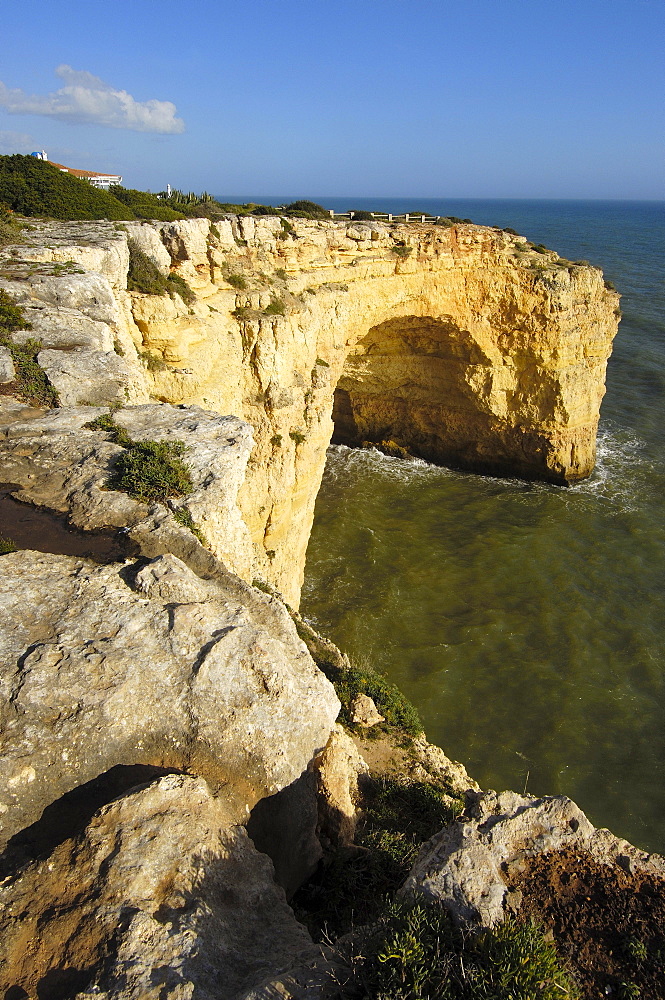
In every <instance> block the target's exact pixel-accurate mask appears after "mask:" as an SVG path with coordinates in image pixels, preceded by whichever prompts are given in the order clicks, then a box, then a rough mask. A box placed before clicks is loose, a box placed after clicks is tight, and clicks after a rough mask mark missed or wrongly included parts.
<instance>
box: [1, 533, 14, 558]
mask: <svg viewBox="0 0 665 1000" xmlns="http://www.w3.org/2000/svg"><path fill="white" fill-rule="evenodd" d="M10 552H16V545H15V543H14V542H12V540H11V538H5V536H4V535H0V556H6V555H9V553H10Z"/></svg>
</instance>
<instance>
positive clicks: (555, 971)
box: [358, 900, 579, 1000]
mask: <svg viewBox="0 0 665 1000" xmlns="http://www.w3.org/2000/svg"><path fill="white" fill-rule="evenodd" d="M366 952H367V957H366V958H365V961H364V963H363V965H362V966H361V967H360V969H359V974H358V978H359V979H360V981H361V983H362V986H363V988H364V991H365V992H364V996H366V997H370V998H372V1000H374V998H376V1000H378V998H381V1000H398V998H399V1000H535V998H536V997H537V998H538V1000H554V998H555V997H556V998H560V997H562V996H568V997H569V998H577V997H579V992H578V990H577V989H576V987H575V986H574V984H573V983H572V982H571V981H570V979H569V978H568V976H567V975H566V973H565V971H564V970H563V968H562V966H561V963H560V961H559V958H558V956H557V953H556V949H555V948H554V945H553V944H551V943H550V942H549V941H547V940H546V939H545V937H544V936H543V933H542V931H541V930H540V928H538V927H537V926H536V925H534V924H519V923H517V922H516V921H515V920H513V919H508V920H506V921H505V922H504V923H503V924H501V925H500V926H499V927H497V928H492V929H490V930H485V931H479V932H468V931H467V932H466V933H464V932H463V931H461V930H460V929H459V928H457V927H455V925H454V924H453V922H452V920H451V918H450V917H449V916H448V914H447V912H446V911H445V910H444V909H443V908H442V907H440V906H437V905H436V904H434V903H430V904H426V903H420V902H414V901H406V900H400V901H396V902H394V903H392V904H390V905H389V906H388V907H387V908H386V911H385V913H384V914H383V915H382V917H381V919H380V921H379V924H378V926H377V929H376V931H375V933H374V935H373V936H372V938H371V939H370V941H369V943H368V946H367V949H366Z"/></svg>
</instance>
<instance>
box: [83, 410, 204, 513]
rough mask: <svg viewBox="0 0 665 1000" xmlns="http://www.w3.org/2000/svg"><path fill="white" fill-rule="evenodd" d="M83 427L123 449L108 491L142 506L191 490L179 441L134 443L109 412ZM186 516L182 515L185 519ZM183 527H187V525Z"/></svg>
mask: <svg viewBox="0 0 665 1000" xmlns="http://www.w3.org/2000/svg"><path fill="white" fill-rule="evenodd" d="M85 426H86V427H87V428H88V429H89V430H100V431H106V432H107V433H108V434H110V435H111V440H112V441H113V442H114V443H115V444H118V445H120V447H121V448H123V449H124V451H123V453H122V454H121V455H119V456H118V459H117V461H116V464H115V468H114V470H113V474H112V475H111V476H110V478H109V479H108V481H107V483H106V485H107V487H108V488H109V489H112V490H122V491H123V492H124V493H128V494H129V495H130V497H133V498H134V500H140V501H142V502H143V503H146V502H148V501H151V500H157V501H159V502H160V503H166V502H167V500H168V499H170V498H171V497H182V496H187V495H188V494H189V493H191V492H192V490H193V489H194V486H193V483H192V477H191V474H190V472H189V469H188V468H187V466H186V465H185V464H184V463H183V462H182V456H183V455H184V453H185V445H184V444H183V442H182V441H134V440H133V439H132V438H131V437H130V436H129V434H128V433H127V431H126V430H125V428H124V427H121V426H120V425H119V424H117V423H116V421H115V420H114V418H113V415H112V414H110V413H104V414H102V415H101V416H99V417H97V418H96V419H95V420H91V421H90V423H88V424H86V425H85ZM187 514H189V511H188V512H187ZM187 514H183V515H182V517H183V518H185V520H186V519H187ZM189 516H190V518H191V515H189ZM180 523H185V521H181V522H180ZM192 523H193V522H192ZM185 526H186V527H190V525H189V524H188V523H186V524H185ZM190 530H192V529H191V528H190Z"/></svg>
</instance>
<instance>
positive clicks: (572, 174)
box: [0, 0, 665, 199]
mask: <svg viewBox="0 0 665 1000" xmlns="http://www.w3.org/2000/svg"><path fill="white" fill-rule="evenodd" d="M2 26H3V32H2V33H3V45H2V60H1V62H0V153H11V152H30V151H32V150H33V149H41V148H44V149H46V150H47V152H48V153H49V156H50V158H51V159H54V160H59V161H60V162H63V163H66V164H67V165H68V166H76V167H82V168H86V169H92V170H100V171H110V172H119V173H122V174H123V176H124V179H125V183H126V185H127V186H130V187H139V188H148V189H151V190H161V189H162V188H164V187H165V186H166V184H167V183H170V184H171V185H172V186H174V187H181V188H184V189H187V190H191V189H193V190H196V191H199V190H203V189H207V190H208V191H211V192H212V193H214V194H216V195H221V196H235V195H244V196H247V197H249V196H257V195H262V196H269V195H276V196H279V195H280V194H289V195H293V196H299V197H315V196H316V197H322V196H325V195H329V196H333V195H342V196H344V195H349V196H353V195H357V196H372V195H374V196H377V197H388V196H411V197H423V198H425V197H431V198H439V197H451V198H453V197H459V198H473V197H478V198H626V199H630V198H645V199H662V198H665V0H244V2H240V0H234V2H228V0H214V2H209V0H186V2H184V0H179V2H175V0H159V2H158V0H131V2H129V0H85V2H82V0H23V2H22V3H21V5H20V6H19V5H18V4H17V3H13V2H11V0H4V2H3V4H2Z"/></svg>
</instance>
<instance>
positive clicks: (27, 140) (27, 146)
mask: <svg viewBox="0 0 665 1000" xmlns="http://www.w3.org/2000/svg"><path fill="white" fill-rule="evenodd" d="M34 146H35V140H34V139H33V138H32V136H29V135H26V134H25V132H3V131H2V130H1V129H0V153H1V154H2V155H5V154H8V153H10V154H11V153H31V152H32V151H33V149H34Z"/></svg>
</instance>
